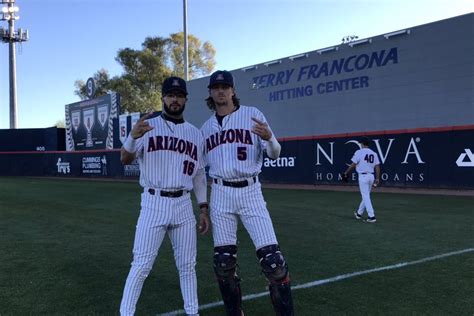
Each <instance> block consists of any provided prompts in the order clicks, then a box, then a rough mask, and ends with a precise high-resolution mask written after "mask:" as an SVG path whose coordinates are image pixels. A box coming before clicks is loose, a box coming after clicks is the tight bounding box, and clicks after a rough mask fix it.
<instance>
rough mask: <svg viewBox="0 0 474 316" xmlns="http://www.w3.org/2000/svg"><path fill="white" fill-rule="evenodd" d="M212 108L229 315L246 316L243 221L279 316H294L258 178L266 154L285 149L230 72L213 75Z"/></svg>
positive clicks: (221, 276) (211, 147)
mask: <svg viewBox="0 0 474 316" xmlns="http://www.w3.org/2000/svg"><path fill="white" fill-rule="evenodd" d="M208 88H209V97H208V98H207V99H206V101H207V105H208V106H209V108H210V109H211V110H212V111H215V114H214V115H212V116H211V118H210V119H208V120H207V121H206V122H205V123H204V125H203V126H202V128H201V131H202V133H203V136H204V139H205V150H204V151H205V156H206V162H207V164H208V166H209V176H210V177H211V179H212V190H211V201H210V208H211V222H212V225H213V229H212V232H213V238H214V271H215V274H216V277H217V281H218V284H219V289H220V291H221V294H222V298H223V300H224V305H225V310H226V313H227V315H230V316H236V315H238V316H240V315H243V312H242V293H241V290H240V279H239V277H238V276H237V272H236V267H237V224H238V219H239V218H240V220H241V221H242V223H243V225H244V227H245V229H246V230H247V232H248V233H249V235H250V237H251V238H252V241H253V243H254V245H255V248H256V255H257V258H258V260H259V261H260V265H261V267H262V271H263V273H264V274H265V276H266V278H267V279H268V281H269V291H270V296H271V300H272V303H273V307H274V309H275V312H276V314H277V315H293V301H292V297H291V286H290V276H289V272H288V265H287V264H286V262H285V258H284V257H283V254H282V253H281V251H280V247H279V246H278V242H277V239H276V236H275V231H274V229H273V224H272V220H271V219H270V215H269V213H268V210H267V208H266V202H265V200H264V199H263V195H262V190H261V184H260V182H259V181H258V175H259V173H260V172H261V168H262V162H263V152H264V151H266V152H267V155H268V156H269V157H270V158H272V159H276V158H278V157H279V155H280V151H281V146H280V144H279V143H278V141H277V140H276V138H275V136H274V135H273V133H272V131H271V129H270V127H269V126H268V123H267V120H266V119H265V116H264V115H263V114H262V112H260V111H259V110H258V109H257V108H255V107H249V106H244V105H240V104H239V99H238V98H237V96H236V94H235V90H234V79H233V77H232V74H231V73H230V72H228V71H216V72H214V73H213V74H212V75H211V78H210V83H209V86H208Z"/></svg>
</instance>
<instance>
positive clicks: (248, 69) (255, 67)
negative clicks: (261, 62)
mask: <svg viewBox="0 0 474 316" xmlns="http://www.w3.org/2000/svg"><path fill="white" fill-rule="evenodd" d="M254 69H257V65H254V66H248V67H245V68H242V69H241V70H242V71H250V70H254Z"/></svg>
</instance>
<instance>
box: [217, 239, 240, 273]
mask: <svg viewBox="0 0 474 316" xmlns="http://www.w3.org/2000/svg"><path fill="white" fill-rule="evenodd" d="M236 268H237V246H235V245H229V246H219V247H215V248H214V272H215V273H216V276H217V277H218V278H222V279H230V278H233V277H234V276H235V270H236Z"/></svg>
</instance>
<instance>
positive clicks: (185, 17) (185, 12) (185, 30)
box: [183, 0, 188, 81]
mask: <svg viewBox="0 0 474 316" xmlns="http://www.w3.org/2000/svg"><path fill="white" fill-rule="evenodd" d="M187 20H188V2H187V0H183V33H184V52H183V53H184V56H183V63H184V80H186V81H188V23H187V22H188V21H187Z"/></svg>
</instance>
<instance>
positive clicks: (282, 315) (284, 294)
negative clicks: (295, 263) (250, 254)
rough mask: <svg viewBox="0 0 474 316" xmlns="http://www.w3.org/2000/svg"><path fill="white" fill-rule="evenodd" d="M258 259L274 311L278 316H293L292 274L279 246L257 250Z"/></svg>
mask: <svg viewBox="0 0 474 316" xmlns="http://www.w3.org/2000/svg"><path fill="white" fill-rule="evenodd" d="M257 258H258V259H259V261H260V265H261V266H262V272H263V274H265V277H266V278H267V280H268V282H269V283H270V284H269V285H268V290H269V291H270V298H271V300H272V304H273V309H274V310H275V313H276V315H277V316H293V315H294V311H293V298H292V295H291V285H290V273H289V271H288V265H287V264H286V261H285V258H284V257H283V254H282V253H281V251H280V247H279V246H278V245H270V246H265V247H262V248H260V249H258V250H257Z"/></svg>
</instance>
